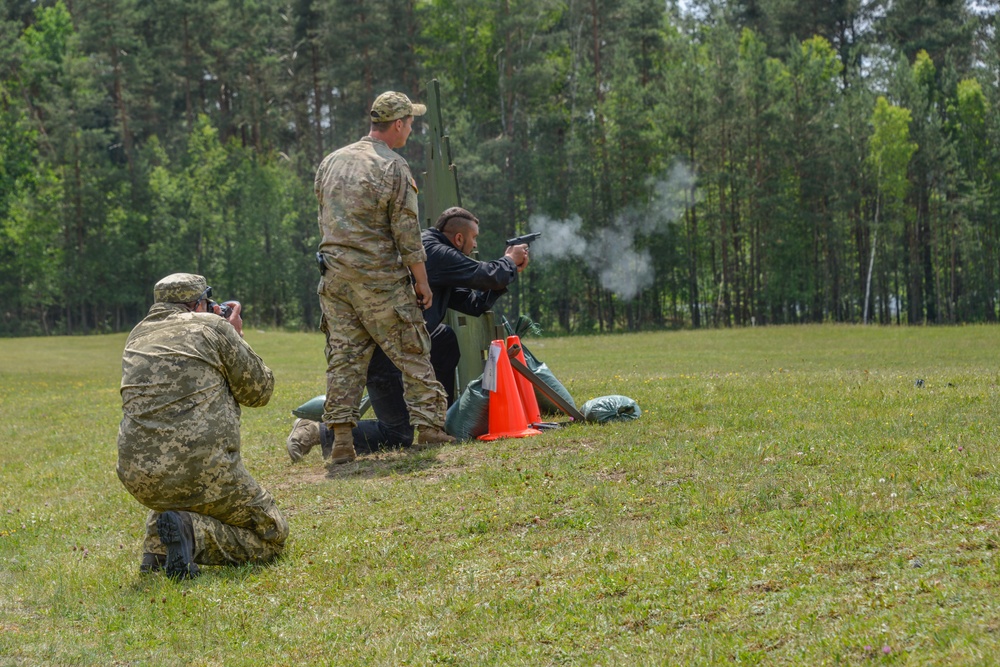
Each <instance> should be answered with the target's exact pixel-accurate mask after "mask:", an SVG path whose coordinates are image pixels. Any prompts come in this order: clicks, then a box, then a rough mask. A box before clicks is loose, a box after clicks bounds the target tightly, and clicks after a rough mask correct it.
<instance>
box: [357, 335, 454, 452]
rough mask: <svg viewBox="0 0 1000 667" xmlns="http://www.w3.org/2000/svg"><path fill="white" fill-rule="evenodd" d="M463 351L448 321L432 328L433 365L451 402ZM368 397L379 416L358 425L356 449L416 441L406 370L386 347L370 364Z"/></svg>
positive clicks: (379, 350)
mask: <svg viewBox="0 0 1000 667" xmlns="http://www.w3.org/2000/svg"><path fill="white" fill-rule="evenodd" d="M460 357H461V352H460V351H459V349H458V336H456V335H455V332H454V330H453V329H452V328H451V327H449V326H448V325H447V324H444V323H442V324H439V325H438V327H437V328H436V329H434V331H432V332H431V365H432V366H433V367H434V374H435V375H436V376H437V380H438V382H440V383H441V384H442V385H444V390H445V392H446V393H447V394H448V405H449V406H450V405H451V404H452V403H454V402H455V369H456V368H457V367H458V360H459V358H460ZM365 386H366V388H367V389H368V398H369V399H370V400H371V403H372V409H373V410H374V411H375V419H363V420H361V421H359V422H358V425H357V426H355V427H354V432H353V435H354V449H355V450H356V451H357V452H358V453H359V454H364V453H368V452H373V451H377V450H379V449H385V448H389V449H392V448H396V447H409V446H410V445H412V444H413V426H412V425H411V424H410V413H409V411H408V410H407V409H406V402H405V401H404V400H403V374H402V373H400V372H399V369H397V368H396V367H395V366H394V365H393V364H392V362H391V361H389V358H388V357H386V356H385V353H384V352H382V350H381V349H380V348H379V349H376V350H375V354H374V355H373V356H372V360H371V363H369V364H368V381H367V383H366V385H365Z"/></svg>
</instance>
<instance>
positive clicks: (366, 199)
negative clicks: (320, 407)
mask: <svg viewBox="0 0 1000 667" xmlns="http://www.w3.org/2000/svg"><path fill="white" fill-rule="evenodd" d="M386 95H390V94H386ZM391 95H399V94H398V93H392V94H391ZM399 97H400V98H402V99H403V100H405V101H406V104H407V105H409V104H410V102H409V100H408V99H406V98H405V96H402V95H399ZM380 99H382V98H381V97H380ZM378 102H379V101H378V100H377V101H376V104H378ZM390 102H392V100H390ZM412 106H413V107H416V106H418V105H412ZM372 113H373V116H372V118H373V120H379V119H377V118H376V116H375V107H374V106H373V112H372ZM420 113H423V111H422V110H421V111H420ZM399 117H401V116H398V115H397V116H396V118H399ZM385 119H386V120H389V118H385ZM315 187H316V196H317V198H318V199H319V229H320V234H321V235H322V240H321V242H320V251H321V252H322V254H323V258H324V261H325V266H326V269H325V273H324V275H323V277H322V279H321V280H320V283H319V287H318V289H317V292H318V293H319V301H320V306H321V308H322V310H323V320H322V323H321V326H320V328H321V329H322V330H323V332H324V333H325V334H326V358H327V374H326V378H327V391H326V404H325V408H324V413H323V421H324V422H326V423H328V424H356V423H357V421H358V418H359V416H360V415H359V412H358V407H359V404H360V402H361V393H362V389H363V387H364V384H365V378H366V374H367V370H368V362H369V360H370V359H371V356H372V353H373V352H374V351H375V348H376V346H378V347H381V348H382V350H383V351H384V352H385V353H386V355H387V356H388V357H389V359H391V360H392V362H393V363H394V364H395V365H396V367H397V368H399V369H400V370H401V371H402V373H403V385H404V387H405V390H404V398H405V400H406V404H407V406H408V408H409V411H410V415H411V420H412V422H413V423H414V424H417V425H422V426H430V427H436V428H443V426H444V415H445V409H446V397H445V393H444V389H443V388H442V387H441V385H440V384H439V383H438V382H437V380H436V379H435V377H434V369H433V368H432V367H431V364H430V359H429V354H430V349H431V344H430V336H429V334H428V333H427V327H426V326H425V325H424V318H423V313H422V311H421V309H420V307H419V306H418V305H417V302H416V297H415V295H414V291H413V286H412V285H411V283H410V272H409V270H408V268H407V267H409V266H410V265H411V264H417V263H421V262H423V261H425V260H426V258H427V255H426V253H425V252H424V248H423V244H422V243H421V239H420V225H419V223H418V221H417V186H416V184H415V183H414V181H413V177H412V175H411V174H410V168H409V166H408V165H407V164H406V160H404V159H403V158H402V157H401V156H400V155H398V154H397V153H395V152H394V151H393V150H392V149H390V148H389V146H388V145H387V144H386V143H385V142H383V141H380V140H379V139H375V138H373V137H370V136H369V137H364V138H363V139H361V140H360V141H358V142H356V143H354V144H351V145H350V146H346V147H344V148H341V149H340V150H337V151H335V152H333V153H331V154H329V155H327V156H326V158H324V160H323V162H322V163H321V164H320V166H319V169H318V170H317V172H316V181H315Z"/></svg>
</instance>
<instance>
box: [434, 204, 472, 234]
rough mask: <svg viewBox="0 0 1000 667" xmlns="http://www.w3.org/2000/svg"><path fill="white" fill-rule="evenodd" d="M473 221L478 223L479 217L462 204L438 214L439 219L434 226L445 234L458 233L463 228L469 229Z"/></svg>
mask: <svg viewBox="0 0 1000 667" xmlns="http://www.w3.org/2000/svg"><path fill="white" fill-rule="evenodd" d="M472 223H476V224H477V225H478V224H479V218H477V217H476V216H474V215H472V213H470V212H468V211H466V210H465V209H464V208H462V207H461V206H452V207H451V208H446V209H445V210H444V212H443V213H441V215H439V216H438V219H437V221H436V222H435V223H434V228H435V229H437V230H438V231H439V232H442V233H444V234H457V233H458V232H460V231H462V230H465V229H468V228H469V225H471V224H472Z"/></svg>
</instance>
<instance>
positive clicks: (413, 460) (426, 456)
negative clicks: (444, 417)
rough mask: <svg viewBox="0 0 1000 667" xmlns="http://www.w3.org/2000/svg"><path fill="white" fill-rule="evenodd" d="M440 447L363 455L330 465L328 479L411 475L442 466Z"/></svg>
mask: <svg viewBox="0 0 1000 667" xmlns="http://www.w3.org/2000/svg"><path fill="white" fill-rule="evenodd" d="M438 449H439V447H425V448H421V449H419V450H418V449H410V448H407V449H391V450H385V451H380V452H374V453H372V454H362V455H361V456H359V457H358V458H357V460H355V461H353V462H351V463H345V464H343V465H328V466H327V472H326V479H347V478H352V477H362V478H364V479H376V478H380V477H390V476H392V475H411V474H413V473H418V472H423V471H426V470H430V469H431V468H434V467H437V466H440V465H442V462H441V461H439V460H438V457H437V450H438Z"/></svg>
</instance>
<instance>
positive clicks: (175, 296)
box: [153, 273, 208, 303]
mask: <svg viewBox="0 0 1000 667" xmlns="http://www.w3.org/2000/svg"><path fill="white" fill-rule="evenodd" d="M206 289H208V283H207V282H206V281H205V277H204V276H199V275H196V274H194V273H171V274H170V275H169V276H167V277H166V278H164V279H163V280H161V281H160V282H158V283H156V285H155V286H154V287H153V301H155V302H156V303H164V302H166V303H191V302H192V301H195V300H196V299H197V298H198V297H200V296H201V295H202V294H204V292H205V290H206Z"/></svg>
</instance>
